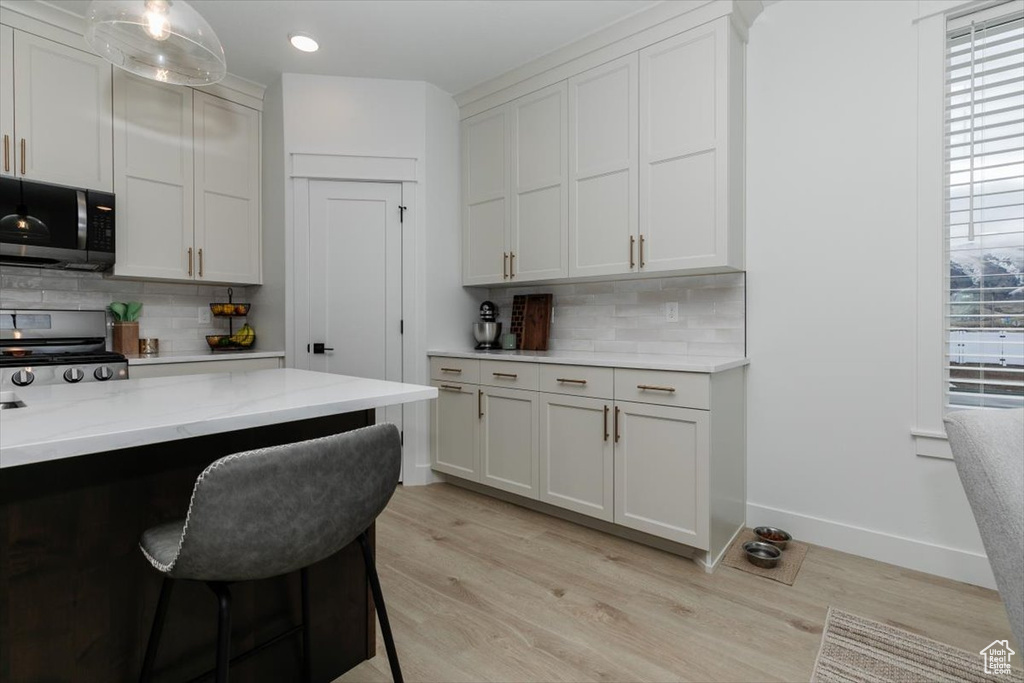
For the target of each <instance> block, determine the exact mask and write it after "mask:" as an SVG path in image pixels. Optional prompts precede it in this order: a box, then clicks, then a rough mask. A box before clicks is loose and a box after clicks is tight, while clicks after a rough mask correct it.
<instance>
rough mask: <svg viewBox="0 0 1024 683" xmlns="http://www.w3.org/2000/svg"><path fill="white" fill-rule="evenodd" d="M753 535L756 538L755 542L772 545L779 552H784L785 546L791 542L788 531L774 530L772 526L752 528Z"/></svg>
mask: <svg viewBox="0 0 1024 683" xmlns="http://www.w3.org/2000/svg"><path fill="white" fill-rule="evenodd" d="M754 535H755V536H757V540H759V541H761V542H762V543H767V544H768V545H773V546H775V547H776V548H778V549H779V550H785V549H786V544H787V543H789V542H790V541H792V540H793V537H792V536H791V535H790V533H789V532H788V531H783V530H782V529H776V528H775V527H773V526H759V527H754Z"/></svg>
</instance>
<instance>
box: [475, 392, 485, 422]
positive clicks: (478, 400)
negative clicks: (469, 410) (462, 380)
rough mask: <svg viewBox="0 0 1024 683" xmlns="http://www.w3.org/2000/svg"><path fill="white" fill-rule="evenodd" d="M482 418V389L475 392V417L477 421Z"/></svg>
mask: <svg viewBox="0 0 1024 683" xmlns="http://www.w3.org/2000/svg"><path fill="white" fill-rule="evenodd" d="M483 416H484V391H483V389H477V390H476V417H477V419H478V420H479V419H483Z"/></svg>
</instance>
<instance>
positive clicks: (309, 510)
mask: <svg viewBox="0 0 1024 683" xmlns="http://www.w3.org/2000/svg"><path fill="white" fill-rule="evenodd" d="M400 464H401V444H400V438H399V434H398V429H397V428H396V427H395V426H394V425H391V424H382V425H377V426H374V427H365V428H363V429H358V430H355V431H351V432H346V433H344V434H338V435H334V436H328V437H324V438H321V439H313V440H311V441H302V442H299V443H293V444H286V445H283V446H274V447H271V448H262V449H259V450H255V451H247V452H244V453H236V454H234V455H228V456H226V457H223V458H221V459H220V460H217V461H216V462H214V463H213V464H212V465H210V466H209V467H207V468H206V470H204V471H203V473H202V474H200V475H199V478H198V479H196V483H195V487H194V488H193V489H192V500H191V502H190V503H189V507H188V513H187V514H186V516H185V519H183V520H178V521H176V522H171V523H169V524H162V525H160V526H155V527H153V528H151V529H148V530H147V531H146V532H145V533H144V534H143V535H142V540H141V542H140V543H139V546H140V547H141V549H142V553H143V554H144V555H145V556H146V559H148V560H149V561H150V563H151V564H152V565H153V566H154V567H156V569H157V570H159V571H160V572H162V573H163V575H164V582H163V586H162V587H161V588H160V599H159V602H158V603H157V608H156V616H155V617H154V619H153V628H152V631H151V632H150V636H149V643H148V644H147V646H146V657H145V660H144V661H143V665H142V674H141V675H140V680H141V681H149V680H150V679H151V677H152V673H153V666H154V663H155V661H156V655H157V649H158V647H159V645H160V634H161V632H162V630H163V624H164V619H165V617H166V615H167V605H168V601H169V599H170V597H171V589H172V587H173V586H174V582H175V581H176V580H179V579H182V580H192V581H203V582H205V583H206V584H207V585H208V586H209V587H210V589H211V590H212V591H213V592H214V594H215V595H216V596H217V600H218V603H219V610H218V622H217V666H216V680H217V682H218V683H222V682H226V681H227V680H228V669H229V667H230V665H231V662H232V661H238V660H240V659H242V658H244V657H247V656H248V655H250V654H252V653H253V652H255V651H258V650H261V649H263V648H265V647H267V646H269V645H272V644H274V643H276V642H278V641H280V640H282V639H283V638H285V637H288V636H290V635H292V634H294V633H296V632H297V631H299V630H301V631H302V640H303V643H302V660H303V662H302V679H303V680H304V681H309V680H310V671H311V668H310V637H309V634H310V629H309V584H308V577H307V572H306V567H308V566H309V565H311V564H314V563H316V562H319V561H320V560H322V559H324V558H326V557H329V556H330V555H333V554H334V553H336V552H338V551H339V550H341V549H342V548H344V547H345V546H347V545H348V544H349V543H351V542H352V541H353V540H355V539H358V540H359V543H360V546H361V547H362V552H363V559H364V561H365V563H366V576H367V580H368V581H369V583H370V590H371V591H372V594H373V602H374V604H375V605H376V607H377V614H378V616H379V618H380V626H381V631H382V632H383V635H384V645H385V647H386V649H387V653H388V661H389V663H390V665H391V674H392V676H393V677H394V679H395V680H396V681H401V680H402V672H401V669H400V668H399V665H398V655H397V653H396V652H395V642H394V638H393V637H392V635H391V627H390V625H389V623H388V617H387V611H386V610H385V607H384V597H383V596H382V595H381V590H380V582H379V580H378V578H377V570H376V563H375V562H374V558H373V551H372V550H371V549H370V543H369V539H368V538H367V536H366V531H367V529H368V528H369V527H370V525H371V524H372V523H373V521H374V520H375V519H376V518H377V515H379V514H380V512H381V511H382V510H383V509H384V507H385V506H386V505H387V503H388V500H390V498H391V495H392V494H393V493H394V491H395V486H397V484H398V475H399V467H400ZM296 570H299V571H300V573H301V582H302V624H301V625H300V626H296V627H295V628H293V629H290V630H289V631H286V632H285V633H283V634H281V635H279V636H277V637H275V638H273V639H271V640H270V641H268V642H266V643H263V644H262V645H258V646H257V647H256V648H255V649H254V650H251V651H249V652H247V653H244V654H242V655H239V656H237V657H235V658H234V660H232V659H231V656H230V645H231V593H230V591H229V589H228V584H230V583H232V582H236V581H252V580H256V579H265V578H269V577H272V576H279V575H281V574H288V573H290V572H293V571H296ZM207 675H208V674H207Z"/></svg>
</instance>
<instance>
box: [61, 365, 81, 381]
mask: <svg viewBox="0 0 1024 683" xmlns="http://www.w3.org/2000/svg"><path fill="white" fill-rule="evenodd" d="M84 378H85V373H84V372H82V368H68V369H67V370H65V371H64V381H65V382H71V383H72V384H74V383H75V382H81V381H82V380H83V379H84Z"/></svg>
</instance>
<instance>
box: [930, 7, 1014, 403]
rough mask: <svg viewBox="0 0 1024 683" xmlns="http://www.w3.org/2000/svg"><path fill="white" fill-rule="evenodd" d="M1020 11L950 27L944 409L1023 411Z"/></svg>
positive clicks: (988, 14)
mask: <svg viewBox="0 0 1024 683" xmlns="http://www.w3.org/2000/svg"><path fill="white" fill-rule="evenodd" d="M1015 5H1016V3H1011V4H1007V5H1002V6H996V7H990V8H989V9H987V10H986V11H982V12H975V13H973V14H968V15H966V16H962V17H959V18H955V19H950V20H949V21H948V23H947V34H946V68H945V99H946V102H945V105H946V106H945V112H946V118H945V148H944V157H945V196H944V200H945V203H944V211H943V213H944V216H945V221H944V222H945V227H946V232H945V249H944V262H945V263H946V264H947V266H948V267H947V268H946V269H945V270H946V271H947V273H948V275H947V276H946V277H945V287H944V291H945V293H946V300H945V302H944V303H945V311H944V315H945V324H944V325H943V331H944V335H945V348H946V352H945V354H944V355H945V358H944V360H945V363H944V379H945V387H946V389H945V402H944V403H945V407H946V408H953V409H959V408H965V407H996V408H1002V407H1020V406H1024V14H1022V13H1021V12H1019V11H1017V12H1014V13H1012V14H1007V10H1009V9H1015V8H1016V7H1019V5H1016V7H1015ZM1000 9H1002V12H1001V13H1000Z"/></svg>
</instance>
